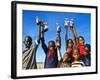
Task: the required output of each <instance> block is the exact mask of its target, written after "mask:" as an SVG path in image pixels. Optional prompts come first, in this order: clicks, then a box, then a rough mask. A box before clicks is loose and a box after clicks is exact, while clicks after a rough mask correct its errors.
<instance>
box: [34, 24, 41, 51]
mask: <svg viewBox="0 0 100 80" xmlns="http://www.w3.org/2000/svg"><path fill="white" fill-rule="evenodd" d="M40 39H41V27H40V26H38V38H37V40H35V43H34V45H33V50H34V51H35V52H36V50H37V47H38V45H39V44H40Z"/></svg>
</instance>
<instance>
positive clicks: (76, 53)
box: [73, 49, 79, 60]
mask: <svg viewBox="0 0 100 80" xmlns="http://www.w3.org/2000/svg"><path fill="white" fill-rule="evenodd" d="M73 58H74V60H78V59H79V52H78V50H77V49H75V50H74V51H73Z"/></svg>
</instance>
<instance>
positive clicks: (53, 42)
mask: <svg viewBox="0 0 100 80" xmlns="http://www.w3.org/2000/svg"><path fill="white" fill-rule="evenodd" d="M50 43H52V44H53V46H54V48H55V47H56V45H55V41H53V40H50V41H49V42H48V44H50Z"/></svg>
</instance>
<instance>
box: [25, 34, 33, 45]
mask: <svg viewBox="0 0 100 80" xmlns="http://www.w3.org/2000/svg"><path fill="white" fill-rule="evenodd" d="M26 38H28V40H29V42H30V44H32V38H31V37H30V36H26V37H25V39H24V44H25V40H26Z"/></svg>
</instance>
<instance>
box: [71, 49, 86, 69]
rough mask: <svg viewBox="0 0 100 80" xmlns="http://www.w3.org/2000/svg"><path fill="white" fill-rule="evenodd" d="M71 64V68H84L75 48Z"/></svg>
mask: <svg viewBox="0 0 100 80" xmlns="http://www.w3.org/2000/svg"><path fill="white" fill-rule="evenodd" d="M72 57H73V62H72V64H71V66H72V67H82V66H84V63H83V62H82V61H81V60H80V56H79V50H78V49H77V48H74V49H73V54H72Z"/></svg>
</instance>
